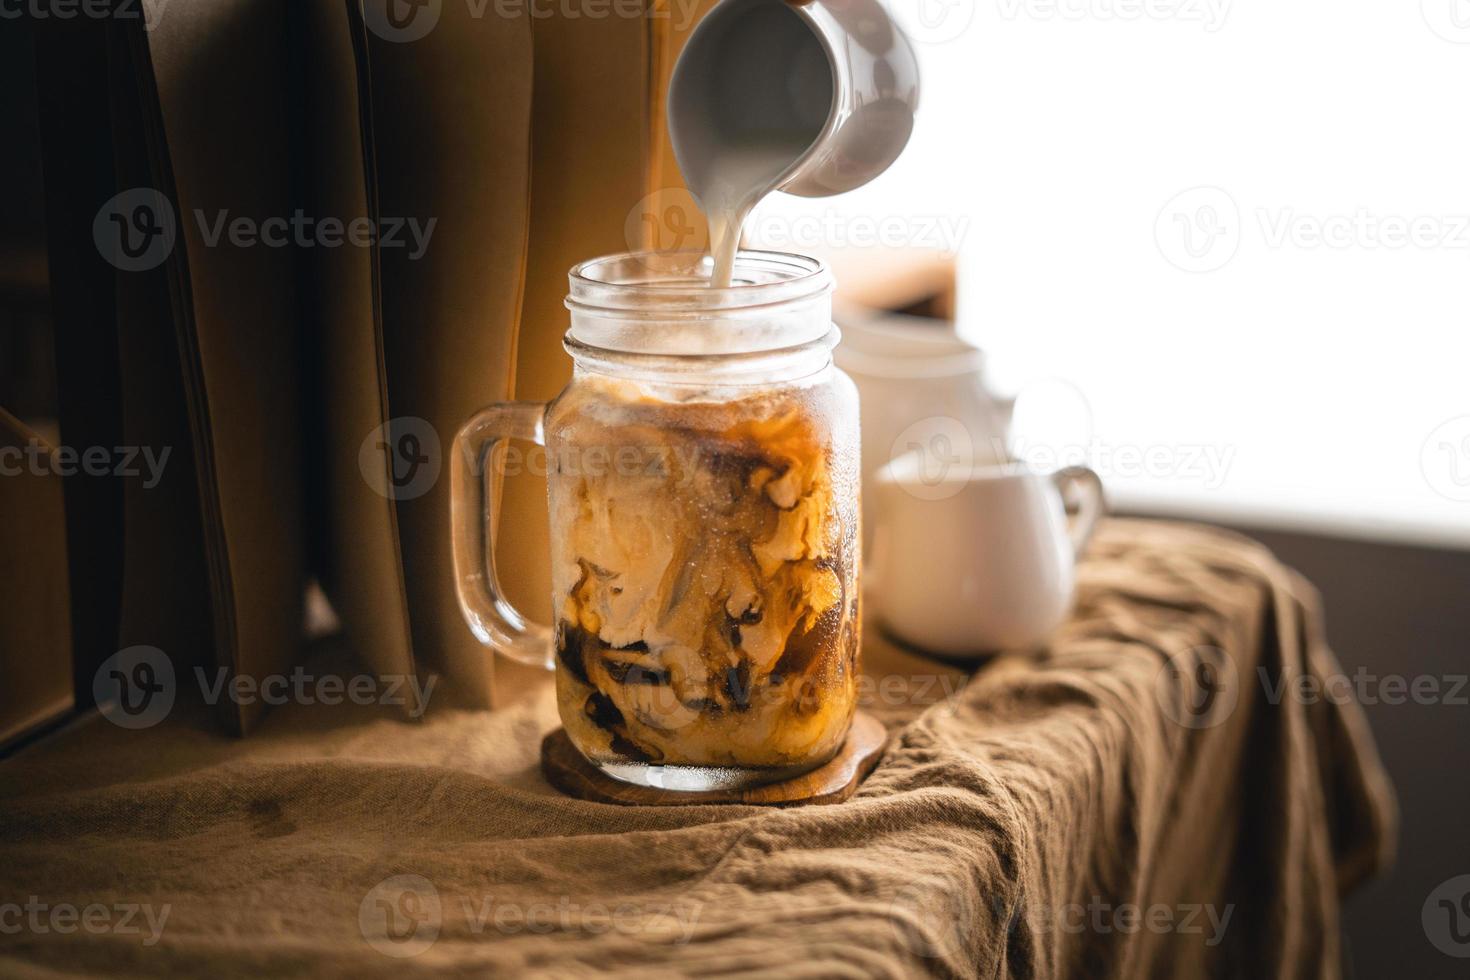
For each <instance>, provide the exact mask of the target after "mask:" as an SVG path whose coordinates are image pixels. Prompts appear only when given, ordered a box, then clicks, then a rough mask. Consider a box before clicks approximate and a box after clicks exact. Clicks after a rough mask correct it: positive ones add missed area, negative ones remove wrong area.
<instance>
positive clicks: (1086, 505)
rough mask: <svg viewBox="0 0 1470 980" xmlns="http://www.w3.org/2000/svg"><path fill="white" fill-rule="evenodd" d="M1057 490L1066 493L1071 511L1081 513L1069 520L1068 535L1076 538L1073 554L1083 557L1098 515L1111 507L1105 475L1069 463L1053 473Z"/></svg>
mask: <svg viewBox="0 0 1470 980" xmlns="http://www.w3.org/2000/svg"><path fill="white" fill-rule="evenodd" d="M1051 478H1052V482H1053V483H1055V484H1056V488H1057V492H1058V493H1060V494H1061V495H1062V504H1063V506H1064V507H1066V509H1067V511H1068V512H1069V513H1070V512H1071V511H1072V510H1073V509H1075V510H1076V512H1077V515H1076V516H1075V517H1073V518H1072V519H1071V520H1070V521H1068V525H1069V526H1068V528H1067V536H1068V537H1069V538H1070V539H1071V541H1072V557H1074V558H1079V557H1081V555H1082V549H1084V548H1086V547H1087V542H1089V541H1091V540H1092V532H1093V531H1095V530H1097V522H1098V518H1100V517H1102V515H1103V512H1104V511H1105V510H1107V500H1106V498H1105V497H1104V496H1103V482H1102V477H1100V476H1098V475H1097V473H1095V472H1094V471H1092V470H1090V469H1088V468H1087V467H1085V466H1068V467H1066V468H1065V469H1060V470H1057V471H1056V472H1055V473H1053V474H1052V475H1051Z"/></svg>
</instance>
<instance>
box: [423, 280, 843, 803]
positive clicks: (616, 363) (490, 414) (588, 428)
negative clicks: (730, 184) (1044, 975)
mask: <svg viewBox="0 0 1470 980" xmlns="http://www.w3.org/2000/svg"><path fill="white" fill-rule="evenodd" d="M707 266H708V260H707V259H706V258H704V257H703V256H701V255H697V254H692V253H635V254H628V255H616V256H611V257H607V258H602V259H596V260H593V261H591V262H587V263H584V264H582V265H580V266H578V267H576V268H575V269H573V270H572V272H571V275H570V279H571V294H570V296H569V297H568V298H567V307H568V309H569V310H570V311H571V329H570V330H569V331H568V332H567V334H566V338H565V341H564V346H565V347H566V350H567V351H568V352H569V353H570V354H571V355H572V360H573V365H574V370H573V375H572V380H571V382H570V384H568V385H567V387H566V389H565V390H563V391H562V392H561V394H560V395H558V396H557V397H556V398H555V399H554V400H553V401H552V402H550V403H549V404H540V403H525V402H508V403H502V404H498V405H492V406H490V407H488V408H486V409H485V410H484V411H482V412H481V413H480V414H479V415H477V416H476V417H475V418H474V419H472V420H471V421H470V422H469V423H468V424H467V425H465V427H464V428H463V429H462V430H461V431H460V433H459V435H458V437H457V438H456V441H455V446H454V453H453V456H454V459H453V465H452V471H451V474H452V475H451V479H452V481H453V497H452V499H453V503H452V510H453V524H454V528H453V530H454V561H455V576H456V581H457V584H458V590H459V603H460V608H461V610H462V611H463V613H464V616H465V619H466V620H467V622H468V623H469V625H470V628H471V629H472V630H473V631H474V633H475V635H476V636H477V637H479V639H480V640H481V642H483V643H486V644H488V645H491V646H493V647H495V648H497V649H499V650H501V651H502V652H504V653H506V654H508V655H510V656H512V657H514V658H516V659H518V660H523V661H526V662H529V663H535V664H540V665H542V666H545V667H547V668H549V669H554V670H555V671H556V690H557V705H558V708H559V710H560V714H561V719H562V723H563V725H565V727H566V730H567V734H568V735H569V736H570V738H571V740H572V742H573V744H574V745H575V746H576V747H577V749H578V750H579V751H581V753H582V754H583V755H584V756H585V757H586V758H587V759H588V760H589V761H591V762H592V763H593V764H594V765H596V766H598V767H600V768H601V769H602V770H603V771H604V772H606V773H607V774H609V775H611V776H613V777H615V778H618V779H621V780H624V781H627V782H631V783H637V784H641V785H648V786H657V787H661V788H664V789H683V790H707V789H720V788H732V787H740V786H750V785H757V784H760V783H764V782H771V781H775V780H779V779H784V778H788V777H790V776H794V775H797V774H799V773H802V772H805V771H807V770H810V769H812V768H815V767H817V766H819V765H821V764H823V763H824V762H826V761H828V760H829V759H830V758H831V757H832V756H833V755H835V754H836V752H837V751H838V749H840V748H841V746H842V742H843V740H844V739H845V738H846V736H847V731H848V727H849V726H850V724H851V722H852V716H853V711H854V709H855V707H856V697H857V671H858V652H859V643H860V635H861V629H860V625H861V621H860V609H859V588H858V575H859V567H858V566H859V551H860V541H861V535H860V530H859V526H858V521H859V509H858V485H859V465H858V402H857V390H856V388H855V387H854V386H853V384H852V382H851V381H850V380H849V379H848V378H847V376H846V375H844V374H843V373H842V372H841V371H839V370H838V369H837V368H836V367H834V366H833V364H832V349H833V347H835V346H836V344H837V340H838V337H839V334H838V331H837V329H836V328H835V327H834V326H833V325H832V322H831V290H832V280H831V276H830V274H829V273H828V272H827V270H826V269H825V268H824V267H823V266H822V264H821V263H820V262H818V261H816V260H815V259H810V258H805V257H802V256H798V255H788V254H782V253H774V252H742V253H741V254H740V257H739V260H738V262H737V265H736V284H735V285H732V286H730V287H728V288H724V289H714V288H710V287H709V285H708V281H709V280H708V268H707ZM512 438H516V439H528V440H531V441H533V442H536V443H538V444H540V445H542V446H544V447H545V449H546V454H547V464H548V465H547V480H548V490H549V500H550V508H551V550H552V609H553V612H554V615H555V619H556V622H555V625H554V626H553V627H547V626H544V625H541V624H537V623H533V622H530V621H528V620H526V618H525V617H523V616H522V615H520V613H518V612H517V611H516V610H515V609H514V608H513V607H512V606H511V605H510V604H509V603H508V602H507V601H506V599H505V596H504V593H503V592H502V590H501V588H500V585H499V583H498V582H497V581H496V576H495V560H494V548H495V539H494V535H495V527H496V520H497V513H496V507H497V502H496V495H495V493H494V484H493V482H492V479H491V477H492V473H491V467H490V465H489V464H490V463H491V462H492V461H493V460H494V459H496V458H498V457H497V453H496V449H497V447H498V446H499V445H500V444H502V443H503V441H504V440H506V439H512Z"/></svg>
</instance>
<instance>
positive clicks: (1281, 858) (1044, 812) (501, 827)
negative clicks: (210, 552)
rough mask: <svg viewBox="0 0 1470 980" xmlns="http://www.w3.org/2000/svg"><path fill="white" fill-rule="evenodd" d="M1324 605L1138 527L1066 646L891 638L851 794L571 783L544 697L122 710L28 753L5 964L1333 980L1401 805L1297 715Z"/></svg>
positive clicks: (1338, 713) (870, 652) (5, 926)
mask: <svg viewBox="0 0 1470 980" xmlns="http://www.w3.org/2000/svg"><path fill="white" fill-rule="evenodd" d="M1315 609H1316V602H1315V600H1314V598H1313V596H1312V593H1311V590H1310V588H1309V587H1308V586H1306V585H1305V584H1303V583H1302V582H1301V581H1300V580H1298V579H1297V578H1295V577H1294V576H1292V575H1291V574H1290V573H1288V572H1287V571H1286V570H1284V569H1283V568H1281V567H1280V566H1279V565H1278V564H1277V563H1276V562H1275V561H1274V560H1273V559H1272V558H1271V556H1270V555H1269V554H1267V553H1266V552H1265V551H1264V550H1263V549H1261V548H1260V547H1258V546H1256V545H1254V544H1252V543H1250V542H1247V541H1245V540H1243V539H1241V538H1238V537H1234V536H1231V535H1227V534H1225V533H1222V532H1217V531H1211V530H1207V529H1203V528H1196V527H1185V526H1178V525H1165V524H1153V523H1145V522H1130V521H1113V522H1110V523H1109V524H1107V525H1106V526H1105V527H1104V528H1103V530H1102V531H1101V532H1100V533H1099V535H1098V537H1097V539H1096V540H1095V541H1094V543H1093V546H1092V548H1091V551H1090V555H1089V557H1088V559H1087V561H1086V562H1085V563H1084V565H1083V567H1082V570H1081V584H1080V592H1079V599H1078V606H1077V610H1076V614H1075V616H1074V617H1073V619H1072V620H1071V622H1070V623H1069V624H1068V625H1067V626H1065V627H1064V628H1063V630H1062V631H1061V632H1060V634H1059V635H1058V636H1057V637H1056V639H1055V642H1054V643H1053V645H1052V648H1051V649H1050V651H1049V652H1047V653H1045V654H1044V655H1038V656H1030V657H1027V656H1016V655H1011V656H1002V657H999V658H996V659H993V660H991V661H990V662H988V663H987V664H985V665H984V666H983V667H982V668H981V669H980V670H979V671H978V672H976V673H975V674H974V676H973V677H972V678H968V679H967V677H966V676H965V674H964V673H963V672H961V671H959V670H957V669H952V668H949V667H947V666H944V665H939V664H936V663H933V662H931V661H927V660H924V659H922V658H920V657H917V656H914V655H912V654H909V653H907V652H904V651H901V650H899V649H897V648H896V647H895V646H894V645H893V644H891V643H888V642H886V641H884V640H883V639H881V637H879V636H877V635H876V634H873V633H871V632H870V635H869V640H868V644H867V648H866V653H865V656H866V657H867V669H868V671H869V672H870V674H871V675H872V677H871V682H870V683H866V684H865V685H864V687H863V689H862V690H863V699H864V703H865V705H866V706H867V708H868V710H871V711H873V712H874V713H876V714H878V715H880V716H881V717H882V718H883V719H884V721H885V722H887V723H888V724H889V725H890V727H891V729H892V733H893V738H892V741H891V744H890V746H889V748H888V751H887V754H886V756H885V758H884V759H883V761H882V763H881V764H880V766H879V767H878V769H877V770H876V771H875V772H874V773H873V775H872V776H871V777H870V778H869V779H868V780H867V782H866V783H865V784H864V785H863V787H862V788H861V790H860V791H859V792H858V793H857V795H856V796H855V797H854V798H853V799H852V800H850V801H849V802H847V803H844V804H841V805H837V806H819V807H803V808H794V809H787V810H775V809H761V808H755V807H745V806H730V807H674V808H628V807H618V806H610V805H603V804H594V803H585V802H581V801H577V800H572V799H568V798H565V797H562V796H560V795H559V794H557V793H556V792H555V791H554V790H552V789H551V788H550V787H548V786H547V785H546V784H545V783H544V782H543V781H542V779H541V777H540V775H539V772H538V770H537V764H536V758H537V747H538V744H539V741H540V738H541V736H542V735H543V734H544V733H545V732H546V731H548V730H550V729H551V728H552V727H553V726H554V725H555V724H556V721H555V707H554V703H553V700H552V697H551V694H550V691H549V688H548V687H547V685H546V683H545V682H544V680H542V679H538V682H537V683H536V684H535V685H534V687H533V689H532V690H531V691H530V693H529V694H528V696H527V697H526V698H524V699H523V700H521V701H520V702H518V703H516V704H514V705H511V706H508V707H506V708H503V709H501V710H498V711H495V712H490V713H484V712H463V711H455V710H431V711H430V712H429V716H428V718H427V719H426V720H425V721H423V722H421V723H417V724H415V723H410V722H405V721H401V720H397V719H396V718H394V717H393V716H392V713H391V712H390V711H388V710H387V709H384V708H379V707H368V708H363V707H354V708H346V707H338V708H328V707H324V706H321V705H316V706H310V707H307V706H301V705H291V706H290V707H288V708H283V709H279V710H277V711H275V712H274V713H273V714H272V715H271V717H270V718H269V719H268V720H267V722H266V724H265V725H264V727H263V729H262V731H261V733H260V735H259V736H256V737H252V738H250V739H248V740H245V741H233V740H229V739H227V738H225V737H222V736H217V735H214V734H211V733H209V732H208V730H207V727H205V726H204V725H203V723H202V722H200V721H199V720H197V719H190V718H187V717H184V715H185V714H187V713H186V712H184V711H182V710H181V709H176V710H175V712H174V716H173V717H171V718H170V719H169V720H168V721H166V722H165V723H163V724H160V725H158V726H157V727H154V728H151V729H148V730H144V731H136V732H134V731H124V730H121V729H119V728H116V727H114V726H113V725H112V724H110V723H109V722H107V721H103V720H97V721H94V722H91V723H89V724H87V725H86V726H83V727H82V728H80V729H79V730H76V731H73V732H70V733H68V734H67V735H66V736H64V737H62V738H60V739H57V740H56V741H54V742H53V743H51V744H48V745H44V746H40V747H37V748H35V749H32V750H30V751H28V752H27V753H24V754H22V755H21V756H20V757H19V758H17V759H14V760H12V761H10V762H8V763H5V764H4V765H3V766H0V807H3V816H0V828H3V843H0V905H3V903H10V904H9V905H8V906H4V907H0V930H3V931H0V975H5V976H35V977H52V976H63V975H65V976H71V975H90V974H107V975H118V974H122V975H139V976H144V975H146V976H158V975H188V976H208V977H226V976H250V977H257V976H311V977H321V976H352V977H370V976H393V977H401V976H407V975H419V974H431V973H443V974H448V975H461V974H464V975H475V976H507V977H539V976H547V977H552V976H555V977H577V976H589V975H594V974H603V973H613V974H622V975H628V976H636V977H639V978H645V980H649V978H657V977H665V976H685V975H718V976H738V975H744V974H761V975H774V976H788V977H818V976H820V977H874V976H877V977H885V976H891V977H901V976H915V975H924V974H933V975H939V976H981V977H1002V976H1006V977H1008V976H1016V977H1150V976H1159V977H1204V976H1216V977H1237V976H1249V977H1307V976H1311V977H1319V976H1320V977H1330V976H1335V975H1337V974H1338V973H1339V972H1340V970H1341V963H1340V959H1339V948H1340V944H1339V934H1338V930H1339V912H1338V900H1339V896H1340V895H1341V893H1342V892H1343V891H1344V890H1345V889H1347V888H1350V887H1351V886H1353V885H1354V884H1355V883H1356V882H1358V881H1360V880H1361V879H1362V878H1363V877H1364V876H1365V875H1368V874H1371V873H1372V872H1373V871H1374V870H1375V869H1377V868H1379V867H1381V866H1382V865H1383V864H1384V863H1385V861H1387V860H1388V858H1389V852H1390V847H1391V845H1390V841H1391V837H1392V829H1393V823H1394V809H1393V799H1392V794H1391V791H1390V789H1389V787H1388V784H1387V782H1386V780H1385V777H1384V774H1383V772H1382V770H1381V768H1380V765H1379V762H1378V760H1377V758H1376V755H1375V750H1374V748H1373V745H1372V742H1371V738H1370V736H1369V734H1368V732H1367V730H1366V728H1365V726H1364V721H1363V718H1362V715H1361V714H1360V713H1359V710H1358V708H1357V707H1356V706H1355V705H1352V704H1339V703H1334V702H1333V701H1332V700H1331V699H1329V698H1311V697H1300V696H1293V695H1291V694H1290V693H1287V694H1285V695H1281V694H1279V693H1278V694H1275V695H1274V696H1273V692H1279V691H1280V690H1281V689H1280V688H1279V684H1280V682H1281V680H1282V679H1285V680H1286V681H1287V682H1288V684H1289V685H1292V686H1289V687H1288V688H1287V689H1286V690H1287V691H1288V692H1289V691H1292V690H1298V688H1297V687H1295V686H1294V685H1295V684H1296V682H1297V681H1299V680H1300V679H1302V678H1305V677H1313V676H1315V677H1317V678H1319V679H1321V678H1324V677H1326V676H1328V675H1331V674H1333V673H1334V672H1336V671H1337V669H1338V668H1337V666H1336V664H1335V662H1334V660H1333V658H1332V655H1331V653H1330V652H1329V651H1328V649H1327V648H1326V646H1325V645H1324V642H1323V633H1322V627H1321V624H1320V623H1319V622H1318V621H1317V618H1316V613H1315ZM344 662H345V661H344ZM331 664H332V661H331V658H330V657H329V658H327V659H326V660H318V661H313V663H312V664H311V665H310V668H311V669H313V670H316V671H319V672H320V671H325V670H333V669H341V668H334V667H332V666H331ZM1261 671H1264V672H1265V675H1266V676H1265V679H1263V678H1262V676H1261V673H1260V672H1261ZM880 678H881V679H880ZM1300 690H1306V688H1301V689H1300ZM431 704H432V701H431ZM27 906H33V907H34V909H35V911H34V913H32V912H28V911H26V907H27ZM66 907H74V912H75V916H76V917H75V918H67V914H66V913H65V912H64V911H63V912H62V914H61V918H60V919H58V918H57V912H58V910H64V909H65V908H66ZM128 909H132V910H133V911H132V914H131V915H129V914H128ZM88 915H90V916H91V917H92V919H91V925H90V926H86V925H84V924H83V923H84V922H85V921H86V919H85V917H86V916H88ZM27 916H28V917H29V918H25V919H24V921H22V919H23V917H27ZM124 917H126V918H127V921H126V922H124ZM18 922H20V923H21V928H19V929H16V928H14V927H15V925H16V924H17V923H18ZM68 922H69V923H70V925H71V929H70V930H69V931H63V928H62V927H63V926H64V925H65V924H66V923H68ZM58 923H60V924H61V925H60V926H59V925H58Z"/></svg>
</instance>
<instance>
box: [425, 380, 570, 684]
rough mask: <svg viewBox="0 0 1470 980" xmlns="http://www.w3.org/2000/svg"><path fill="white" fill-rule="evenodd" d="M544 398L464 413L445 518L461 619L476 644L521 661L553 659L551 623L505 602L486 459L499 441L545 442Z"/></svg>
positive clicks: (495, 504)
mask: <svg viewBox="0 0 1470 980" xmlns="http://www.w3.org/2000/svg"><path fill="white" fill-rule="evenodd" d="M545 417H546V405H545V403H544V402H500V403H499V404H495V405H491V406H489V407H488V408H486V409H484V410H482V411H481V412H480V413H479V414H478V415H476V416H475V417H474V418H472V419H470V420H469V422H467V423H466V424H465V426H464V428H462V429H460V430H459V434H458V435H456V436H455V437H454V451H453V454H452V455H453V464H452V465H451V467H450V498H449V519H450V524H451V537H452V539H453V543H454V585H455V591H456V592H457V593H458V594H459V609H460V612H462V613H463V614H464V618H465V622H466V623H468V624H469V627H470V630H471V631H472V632H473V633H474V634H475V636H476V637H478V638H479V640H480V642H481V643H484V644H486V645H487V646H492V647H494V648H495V649H497V650H499V651H500V652H501V653H504V654H505V655H507V656H509V657H511V658H512V659H515V660H519V661H521V662H522V663H527V664H533V665H536V666H541V667H545V668H546V669H547V670H550V669H551V668H552V666H553V664H554V660H553V655H552V654H553V651H552V639H551V628H550V627H548V626H545V625H542V624H541V623H537V622H533V621H532V620H529V619H527V618H526V617H525V616H523V615H521V612H520V610H518V609H516V607H515V606H513V605H511V603H510V600H508V599H507V598H506V597H505V593H504V591H503V590H502V589H501V588H500V580H499V578H497V577H496V574H495V529H496V527H497V525H498V524H499V518H500V501H499V495H498V494H497V493H496V489H497V488H496V484H495V474H494V472H493V469H494V467H493V463H494V460H495V454H496V450H497V449H498V448H499V447H500V444H501V443H503V442H504V441H505V440H507V439H525V440H527V441H529V442H534V443H535V444H536V445H538V446H545V445H546V434H545V427H544V420H545Z"/></svg>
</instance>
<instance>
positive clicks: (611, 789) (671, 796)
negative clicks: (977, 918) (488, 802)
mask: <svg viewBox="0 0 1470 980" xmlns="http://www.w3.org/2000/svg"><path fill="white" fill-rule="evenodd" d="M887 743H888V733H887V731H885V730H884V728H883V725H882V724H881V723H880V722H879V721H878V720H877V719H876V718H874V717H873V716H872V715H869V714H867V713H865V712H862V711H859V712H858V713H857V715H856V716H855V717H854V718H853V719H852V729H851V730H850V731H849V732H848V733H847V741H846V742H844V743H843V745H842V749H841V751H839V752H838V753H837V755H835V756H834V757H833V758H832V761H831V762H828V763H827V764H826V765H825V766H821V767H820V768H817V769H813V770H812V771H811V772H809V773H806V774H805V775H802V776H797V777H795V778H794V779H788V780H785V781H784V782H779V783H767V784H766V785H764V786H752V787H749V788H747V789H728V790H705V791H700V792H677V791H673V790H663V789H653V788H651V787H648V786H634V785H633V784H632V783H625V782H623V781H622V780H620V779H614V778H612V777H611V776H609V775H607V774H606V773H604V772H603V771H602V770H601V769H598V768H597V767H596V766H594V765H593V764H592V763H590V762H588V761H587V760H586V759H585V758H583V756H582V753H580V752H578V751H577V749H576V747H575V746H574V745H572V740H571V739H570V738H568V737H567V732H566V729H564V728H558V729H557V730H556V731H554V732H552V733H551V734H550V735H548V736H546V738H544V739H542V740H541V772H542V773H543V774H544V775H545V776H546V780H547V782H549V783H551V785H553V786H555V787H556V788H557V789H559V790H561V791H562V792H563V793H565V794H567V795H568V796H575V797H577V798H578V799H582V800H591V801H593V802H594V803H619V804H622V805H624V806H694V805H700V804H707V803H746V804H752V805H756V806H805V805H807V804H813V803H817V804H820V803H841V802H842V801H843V800H845V799H847V798H848V797H849V796H851V795H852V794H853V793H855V792H856V791H857V788H858V786H859V785H861V784H862V781H863V780H864V779H865V778H866V777H867V775H868V773H870V772H872V771H873V768H874V767H875V766H877V765H878V759H879V758H880V757H881V756H882V755H883V747H884V745H886V744H887Z"/></svg>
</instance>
